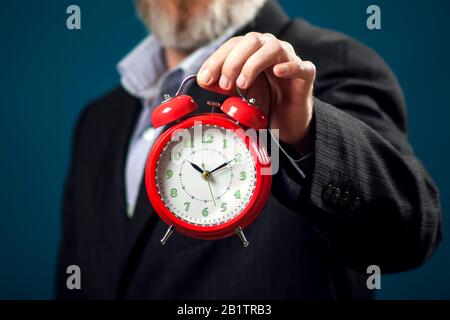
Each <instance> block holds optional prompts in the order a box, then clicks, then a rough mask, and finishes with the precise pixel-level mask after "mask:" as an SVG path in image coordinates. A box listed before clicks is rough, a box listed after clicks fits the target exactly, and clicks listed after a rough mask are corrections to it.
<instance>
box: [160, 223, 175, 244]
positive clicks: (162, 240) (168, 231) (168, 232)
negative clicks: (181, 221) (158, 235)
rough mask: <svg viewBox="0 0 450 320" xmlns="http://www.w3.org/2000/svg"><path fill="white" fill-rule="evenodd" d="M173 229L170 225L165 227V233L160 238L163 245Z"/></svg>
mask: <svg viewBox="0 0 450 320" xmlns="http://www.w3.org/2000/svg"><path fill="white" fill-rule="evenodd" d="M173 230H174V226H173V225H170V226H169V228H167V231H166V233H165V234H164V237H162V239H161V245H165V244H166V242H167V240H168V239H169V238H170V236H171V235H172V233H173Z"/></svg>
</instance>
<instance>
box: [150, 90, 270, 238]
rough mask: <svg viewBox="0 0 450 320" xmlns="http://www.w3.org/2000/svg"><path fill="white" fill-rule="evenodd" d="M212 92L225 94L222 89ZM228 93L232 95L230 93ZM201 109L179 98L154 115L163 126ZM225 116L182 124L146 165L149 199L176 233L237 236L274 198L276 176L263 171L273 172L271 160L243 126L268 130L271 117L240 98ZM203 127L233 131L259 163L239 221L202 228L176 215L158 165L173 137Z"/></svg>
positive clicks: (213, 115) (153, 151)
mask: <svg viewBox="0 0 450 320" xmlns="http://www.w3.org/2000/svg"><path fill="white" fill-rule="evenodd" d="M212 91H215V92H219V93H222V94H223V93H224V92H223V90H222V89H220V88H219V89H217V88H216V89H214V88H213V89H212ZM227 93H228V92H227ZM196 109H197V105H196V103H195V101H194V100H193V99H192V98H191V97H190V96H187V95H177V96H175V97H174V98H171V99H168V100H167V101H165V102H163V103H162V104H161V105H159V106H158V107H157V108H155V110H154V111H153V113H152V123H153V126H154V127H155V128H156V127H160V126H163V125H166V124H169V123H171V122H174V121H176V120H179V119H180V118H182V117H185V116H187V115H188V114H190V113H191V112H193V111H194V110H196ZM221 110H222V111H223V112H224V114H221V113H206V114H200V115H197V116H193V117H190V118H187V119H185V120H183V121H181V122H180V123H177V124H175V125H173V126H171V127H170V128H169V129H168V130H166V131H165V132H164V133H163V134H162V135H161V136H160V137H159V138H158V139H157V140H156V142H155V143H154V145H153V147H152V149H151V151H150V153H149V155H148V158H147V163H146V166H145V186H146V190H147V195H148V198H149V200H150V202H151V204H152V206H153V208H154V210H155V211H156V213H157V214H158V215H159V217H160V218H161V219H162V220H163V221H164V222H165V223H167V224H168V225H173V226H174V227H175V230H176V231H178V232H180V233H182V234H185V235H187V236H189V237H193V238H198V239H205V240H213V239H221V238H225V237H228V236H231V235H234V234H236V230H237V229H238V228H242V229H244V228H246V227H247V226H249V225H250V224H251V223H252V222H253V221H254V220H255V219H256V217H257V216H258V215H259V214H260V212H261V211H262V210H263V208H264V206H265V204H266V203H267V200H268V198H269V195H270V191H271V186H272V176H271V175H268V174H266V175H262V174H261V170H264V168H267V169H266V170H270V169H269V168H270V166H271V163H270V158H269V156H268V154H267V151H266V149H265V148H264V147H263V146H258V145H257V142H256V141H254V140H253V139H251V138H250V137H249V136H246V135H245V132H244V131H243V130H239V129H242V128H243V127H242V126H241V124H242V125H243V126H245V127H250V128H254V129H262V128H266V127H267V123H268V121H267V118H266V117H265V115H264V113H263V112H262V111H261V110H259V109H257V108H256V107H255V106H253V105H252V104H251V103H249V102H248V101H247V100H245V99H243V98H239V97H230V98H228V99H226V100H225V102H224V103H223V104H222V105H221ZM199 121H200V122H201V124H202V125H213V126H214V125H216V126H219V127H223V128H225V129H231V130H233V131H234V132H235V134H236V135H237V136H238V137H240V138H241V139H242V140H243V141H244V143H245V144H246V145H247V148H248V149H249V151H250V153H251V154H252V157H253V160H254V162H255V169H256V185H255V190H254V192H253V195H252V197H251V198H250V201H249V203H248V204H247V206H246V207H245V208H244V210H242V212H241V213H239V214H238V215H237V216H236V217H235V218H233V219H231V220H230V221H227V222H225V223H223V224H220V225H214V226H201V225H196V224H192V223H190V222H187V221H185V220H183V219H181V218H179V217H177V216H176V215H174V214H173V213H172V212H171V211H170V210H169V209H168V208H167V207H166V205H165V204H164V202H163V200H162V199H161V196H160V194H159V193H158V188H157V186H156V182H157V181H156V166H157V162H158V159H159V156H160V154H161V152H162V151H163V149H164V147H165V146H166V144H167V143H168V142H169V141H170V140H171V137H172V134H173V133H174V132H176V131H178V130H180V129H188V128H190V127H193V126H194V125H195V124H198V122H199Z"/></svg>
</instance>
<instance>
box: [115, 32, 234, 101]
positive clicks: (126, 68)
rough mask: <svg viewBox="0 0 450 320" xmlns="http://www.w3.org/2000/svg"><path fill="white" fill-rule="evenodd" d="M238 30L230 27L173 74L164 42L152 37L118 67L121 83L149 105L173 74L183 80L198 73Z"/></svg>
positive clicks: (140, 44)
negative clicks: (176, 74)
mask: <svg viewBox="0 0 450 320" xmlns="http://www.w3.org/2000/svg"><path fill="white" fill-rule="evenodd" d="M237 29H238V28H236V27H230V28H229V29H228V30H227V31H226V32H225V33H224V34H223V35H222V36H220V37H218V38H217V39H215V40H213V41H212V42H210V43H208V44H206V45H204V46H203V47H201V48H199V49H197V50H195V51H194V52H192V53H191V54H190V55H189V56H188V57H186V58H185V59H184V60H183V61H182V62H181V63H180V64H179V65H178V66H177V67H176V68H175V69H173V70H167V67H166V64H165V61H164V57H163V46H162V44H161V43H160V41H159V40H158V39H157V38H156V37H155V36H154V35H149V36H147V37H146V38H145V39H143V40H142V41H141V42H140V43H139V44H138V45H137V46H136V47H135V48H134V49H133V50H132V51H131V52H130V53H129V54H128V55H126V56H125V57H124V58H123V59H122V60H121V61H120V62H119V63H118V65H117V70H118V72H119V74H120V77H121V80H120V82H121V84H122V86H123V87H124V88H125V90H127V91H128V93H130V94H131V95H133V96H135V97H137V98H140V99H142V100H147V101H148V100H150V99H152V98H154V97H155V96H156V95H157V94H159V89H160V84H161V82H162V81H163V80H164V78H166V77H167V76H169V75H170V74H172V73H174V72H179V70H181V71H182V73H183V77H185V76H188V75H190V74H195V73H197V72H198V70H199V69H200V67H201V65H202V64H203V62H204V61H205V60H206V59H207V58H208V57H209V56H210V55H211V54H212V53H213V52H214V51H215V50H216V49H217V48H218V47H219V46H220V45H222V44H223V43H224V42H225V41H227V40H228V38H230V37H231V36H232V35H233V34H235V33H236V31H237Z"/></svg>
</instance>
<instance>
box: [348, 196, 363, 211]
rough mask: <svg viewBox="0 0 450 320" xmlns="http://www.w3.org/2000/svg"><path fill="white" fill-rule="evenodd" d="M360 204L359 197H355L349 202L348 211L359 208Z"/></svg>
mask: <svg viewBox="0 0 450 320" xmlns="http://www.w3.org/2000/svg"><path fill="white" fill-rule="evenodd" d="M360 206H361V198H360V197H356V198H355V199H353V201H352V203H351V204H350V212H355V211H356V210H358V209H359V207H360Z"/></svg>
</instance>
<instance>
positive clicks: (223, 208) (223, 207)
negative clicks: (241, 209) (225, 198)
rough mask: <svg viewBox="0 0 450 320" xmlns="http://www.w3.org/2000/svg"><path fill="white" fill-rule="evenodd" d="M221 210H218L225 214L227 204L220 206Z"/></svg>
mask: <svg viewBox="0 0 450 320" xmlns="http://www.w3.org/2000/svg"><path fill="white" fill-rule="evenodd" d="M220 207H221V208H222V209H221V210H220V211H221V212H225V211H227V203H226V202H223V203H222V205H221V206H220Z"/></svg>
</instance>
